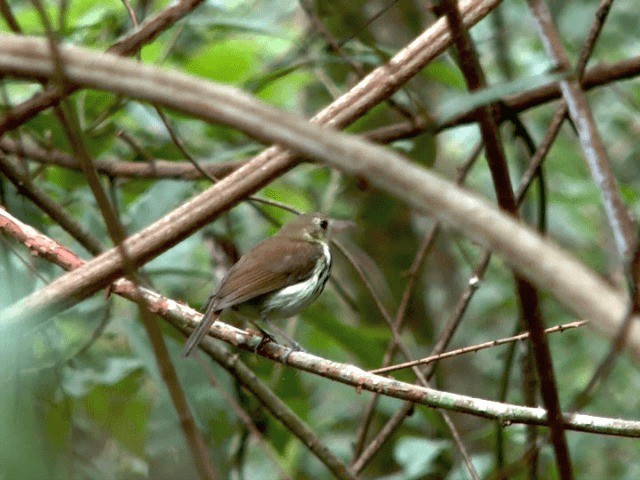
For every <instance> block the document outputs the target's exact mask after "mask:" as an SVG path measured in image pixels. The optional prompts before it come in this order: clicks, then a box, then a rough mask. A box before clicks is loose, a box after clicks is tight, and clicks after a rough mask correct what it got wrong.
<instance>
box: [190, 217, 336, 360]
mask: <svg viewBox="0 0 640 480" xmlns="http://www.w3.org/2000/svg"><path fill="white" fill-rule="evenodd" d="M329 227H330V220H329V218H328V217H327V216H326V215H324V214H322V213H306V214H301V215H298V216H297V217H296V218H295V219H293V220H292V221H290V222H289V223H287V224H285V225H283V226H282V227H281V228H280V230H278V232H277V233H276V234H275V235H273V236H272V237H270V238H267V239H265V240H263V241H262V242H260V243H258V244H257V245H255V246H254V247H253V248H252V249H251V250H249V251H248V252H247V253H245V254H244V255H243V256H242V257H240V259H239V260H238V261H237V262H236V263H235V264H234V265H233V266H232V267H231V268H230V269H229V271H228V272H227V273H226V274H225V276H224V277H223V279H222V281H221V282H220V284H219V286H218V288H217V290H216V291H215V292H214V293H213V294H212V295H211V296H210V297H209V299H208V300H207V303H206V308H205V312H204V315H203V317H202V319H201V321H200V323H199V325H198V326H197V327H196V328H195V330H194V331H193V333H192V334H191V335H190V336H189V338H188V339H187V341H186V342H185V345H184V348H183V351H182V356H184V357H186V356H188V355H190V354H191V353H192V352H193V350H194V349H195V348H196V347H197V346H198V345H199V344H200V342H201V341H202V339H203V338H204V336H205V335H206V334H207V332H208V331H209V330H210V328H211V326H212V325H213V323H214V322H215V321H216V320H217V319H218V318H219V317H220V314H221V313H222V311H223V310H226V309H233V310H239V311H240V312H241V313H249V314H250V316H253V317H254V318H255V317H258V318H259V319H260V320H261V321H262V322H263V323H265V324H267V325H268V324H269V320H270V319H276V318H289V317H292V316H294V315H296V314H298V313H299V312H300V311H302V310H303V309H304V308H306V307H307V306H308V305H309V304H310V303H312V302H313V301H314V300H315V299H316V298H318V296H319V295H320V294H321V293H322V290H323V289H324V286H325V284H326V283H327V280H328V279H329V274H330V272H331V250H330V248H329V236H328V234H329ZM252 323H253V322H252ZM254 325H256V326H257V327H258V328H259V330H260V331H261V333H262V334H263V339H264V340H265V341H273V337H272V336H271V335H270V334H269V333H268V332H267V331H266V330H264V329H263V328H262V327H260V326H259V325H257V324H255V323H254Z"/></svg>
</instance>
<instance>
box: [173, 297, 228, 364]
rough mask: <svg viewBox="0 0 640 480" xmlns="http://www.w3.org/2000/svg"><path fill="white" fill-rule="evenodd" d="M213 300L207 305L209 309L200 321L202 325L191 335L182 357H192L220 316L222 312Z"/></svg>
mask: <svg viewBox="0 0 640 480" xmlns="http://www.w3.org/2000/svg"><path fill="white" fill-rule="evenodd" d="M214 303H215V302H214V301H213V299H210V300H209V304H208V305H207V309H206V310H205V312H204V315H203V316H202V319H201V320H200V324H199V325H198V326H197V327H196V329H195V330H194V331H193V332H192V333H191V335H190V336H189V338H188V339H187V341H186V342H185V344H184V348H183V349H182V356H183V357H187V356H189V355H191V352H193V350H194V349H195V348H196V347H197V346H198V344H199V343H200V342H201V341H202V339H203V338H204V336H205V335H206V334H207V333H208V332H209V330H210V329H211V325H213V323H214V322H215V321H216V320H217V319H218V317H219V316H220V311H218V310H216V309H215V308H214Z"/></svg>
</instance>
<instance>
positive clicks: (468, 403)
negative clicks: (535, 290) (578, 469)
mask: <svg viewBox="0 0 640 480" xmlns="http://www.w3.org/2000/svg"><path fill="white" fill-rule="evenodd" d="M0 231H2V232H4V233H7V234H8V235H10V236H12V237H14V238H15V239H17V240H18V241H20V242H22V243H23V244H24V245H26V246H27V247H28V248H29V249H30V250H31V251H32V252H33V253H34V254H38V255H42V256H43V257H45V258H46V259H47V260H49V261H53V262H55V263H58V264H59V265H60V266H62V267H63V268H67V267H70V268H73V266H74V265H75V266H76V268H77V269H81V268H82V267H80V265H82V263H83V261H82V260H81V259H79V258H78V257H75V256H74V254H73V253H72V252H70V251H69V250H68V249H66V248H64V247H62V246H60V245H58V244H57V243H56V242H55V241H53V240H51V239H50V238H48V237H46V236H45V235H42V234H41V233H39V232H38V231H37V230H35V229H34V228H33V227H30V226H28V225H25V224H23V223H22V222H20V221H19V220H17V219H16V218H14V217H13V216H12V215H10V214H9V213H8V212H7V211H5V210H3V209H2V208H0ZM58 251H60V252H62V255H61V256H60V260H58V258H57V257H58V255H57V252H58ZM74 257H75V258H74ZM76 271H77V270H76ZM112 292H113V293H116V294H118V295H120V296H122V297H124V298H127V299H129V300H132V301H135V302H140V301H143V302H144V303H145V304H146V305H147V306H148V308H149V309H150V310H151V311H152V312H153V313H155V314H157V315H159V316H161V317H163V318H165V319H166V320H167V321H169V322H170V323H171V324H172V325H174V326H176V327H177V328H179V329H180V330H182V331H183V332H185V334H186V333H187V332H188V331H189V330H190V329H191V328H193V327H195V326H197V325H198V323H199V321H200V319H201V318H202V314H201V313H199V312H197V311H195V310H193V309H191V308H189V307H188V306H186V305H184V304H181V303H178V302H176V301H174V300H171V299H168V298H165V297H163V296H161V295H159V294H158V293H156V292H154V291H152V290H150V289H148V288H144V287H137V286H136V285H134V284H133V283H131V282H129V281H128V280H125V279H120V280H118V281H116V282H115V283H114V284H113V289H112ZM139 295H142V296H143V297H144V298H143V299H141V298H139ZM210 335H211V336H212V337H215V338H217V339H219V340H222V341H224V342H226V343H228V344H230V345H234V346H236V347H238V348H241V349H243V350H246V351H250V352H254V351H255V349H256V347H258V345H260V344H261V342H262V337H261V336H260V335H253V334H251V333H248V332H245V331H243V330H239V329H237V328H235V327H233V326H231V325H227V324H226V323H223V322H220V321H218V322H216V323H215V324H214V325H213V327H212V328H211V331H210ZM207 345H208V346H209V348H212V346H215V345H216V342H207ZM214 348H215V347H214ZM258 353H259V354H260V355H262V356H263V357H265V358H268V359H270V360H274V361H278V362H281V363H282V362H283V359H285V358H286V359H287V363H286V364H287V365H289V366H292V367H294V368H297V369H299V370H304V371H306V372H309V373H312V374H314V375H319V376H322V377H325V378H328V379H330V380H334V381H338V382H340V383H344V384H345V385H349V386H352V387H354V388H355V389H356V391H360V390H367V391H370V392H375V393H379V394H382V395H386V396H389V397H394V398H398V399H401V400H407V401H410V402H413V403H419V404H422V405H426V406H428V407H432V408H444V409H446V410H452V411H456V412H461V413H467V414H470V415H474V416H478V417H483V418H490V419H494V420H499V421H501V422H502V423H503V424H504V425H510V424H512V423H524V424H531V425H541V426H546V425H547V423H546V411H545V409H543V408H531V407H521V406H519V405H513V404H508V403H500V402H494V401H490V400H482V399H478V398H474V397H469V396H466V395H458V394H455V393H449V392H441V391H438V390H434V389H432V388H425V387H419V386H416V385H411V384H408V383H405V382H400V381H398V380H394V379H391V378H387V377H382V376H379V375H375V374H372V373H370V372H367V371H365V370H362V369H361V368H359V367H357V366H354V365H348V364H343V363H338V362H333V361H330V360H326V359H324V358H321V357H317V356H315V355H311V354H309V353H304V352H293V353H292V352H291V349H290V348H289V347H285V346H282V345H279V344H276V343H273V342H269V343H267V344H265V345H263V346H262V347H261V348H260V349H259V350H258ZM287 357H288V358H287ZM226 362H227V363H229V364H233V363H238V362H239V363H242V362H240V360H239V359H238V358H237V356H233V355H228V357H227V360H226ZM242 365H243V366H244V364H242ZM254 378H255V377H254ZM563 418H564V422H565V428H566V429H568V430H575V431H580V432H588V433H598V434H606V435H618V436H624V437H633V438H640V421H633V420H621V419H617V418H616V419H614V418H608V417H596V416H592V415H582V414H575V415H573V414H569V413H565V414H563Z"/></svg>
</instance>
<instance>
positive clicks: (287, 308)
mask: <svg viewBox="0 0 640 480" xmlns="http://www.w3.org/2000/svg"><path fill="white" fill-rule="evenodd" d="M320 245H321V246H322V254H323V255H322V258H320V260H319V261H318V263H317V264H316V266H315V268H314V269H313V272H312V273H311V276H310V277H309V278H307V279H306V280H303V281H302V282H300V283H296V284H294V285H291V286H289V287H286V288H283V289H282V290H280V291H279V292H278V293H276V294H274V295H272V296H271V297H270V298H269V299H268V300H267V301H266V302H265V304H264V306H263V309H262V315H263V316H265V317H269V318H276V317H279V318H288V317H292V316H294V315H296V314H297V313H299V312H300V311H302V310H303V309H304V308H305V307H307V306H308V305H309V304H310V303H311V302H313V301H314V300H315V299H316V298H318V296H319V295H320V293H322V290H323V289H324V285H325V283H327V280H328V279H329V272H330V270H331V252H330V251H329V246H328V245H326V244H325V243H321V244H320Z"/></svg>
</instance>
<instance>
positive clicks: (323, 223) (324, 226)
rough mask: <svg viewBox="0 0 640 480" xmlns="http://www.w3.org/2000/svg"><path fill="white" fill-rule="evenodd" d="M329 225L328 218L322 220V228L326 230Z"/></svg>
mask: <svg viewBox="0 0 640 480" xmlns="http://www.w3.org/2000/svg"><path fill="white" fill-rule="evenodd" d="M328 226H329V222H327V221H326V220H320V228H321V229H323V230H326V229H327V227H328Z"/></svg>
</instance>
